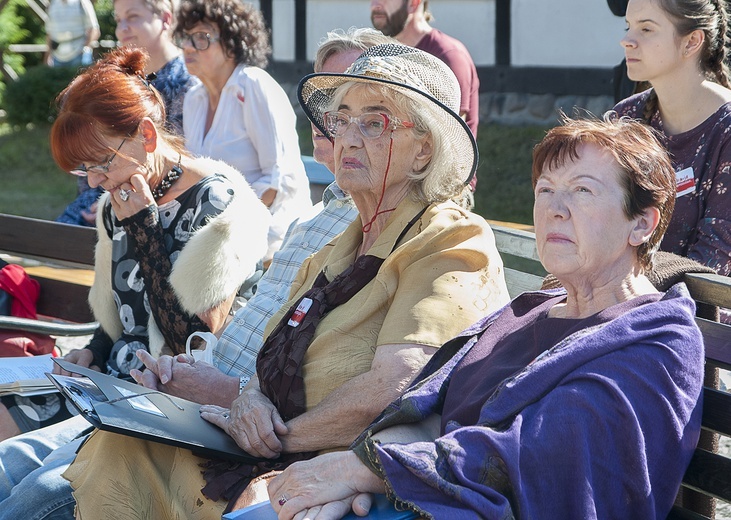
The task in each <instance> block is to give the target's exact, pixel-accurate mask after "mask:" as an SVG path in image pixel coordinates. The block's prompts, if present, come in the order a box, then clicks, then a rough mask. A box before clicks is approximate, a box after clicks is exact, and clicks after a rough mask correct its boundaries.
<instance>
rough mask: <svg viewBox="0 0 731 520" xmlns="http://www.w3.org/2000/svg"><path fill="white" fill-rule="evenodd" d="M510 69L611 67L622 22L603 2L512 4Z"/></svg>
mask: <svg viewBox="0 0 731 520" xmlns="http://www.w3.org/2000/svg"><path fill="white" fill-rule="evenodd" d="M511 7H512V11H511V16H512V27H511V48H510V53H511V61H512V65H514V66H545V67H613V66H614V65H616V64H617V63H619V62H620V61H622V57H623V56H624V52H623V51H622V48H621V47H620V45H619V41H620V39H621V38H622V36H623V35H624V27H625V23H624V20H623V19H622V18H620V17H618V16H614V15H613V14H612V12H611V11H610V10H609V7H607V3H606V2H605V1H604V0H556V1H549V0H512V6H511Z"/></svg>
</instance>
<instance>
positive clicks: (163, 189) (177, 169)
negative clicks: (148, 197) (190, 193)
mask: <svg viewBox="0 0 731 520" xmlns="http://www.w3.org/2000/svg"><path fill="white" fill-rule="evenodd" d="M182 158H183V156H182V155H178V164H175V165H173V167H172V168H170V171H169V172H168V174H167V175H166V176H165V178H164V179H163V180H162V182H160V185H159V186H158V187H157V188H155V189H154V190H152V197H153V198H154V199H155V200H158V199H159V198H161V197H162V196H163V195H165V193H167V191H168V190H169V189H170V186H172V185H173V183H175V181H177V180H178V179H179V178H180V176H181V175H182V174H183V168H182V167H181V166H180V161H181V160H182Z"/></svg>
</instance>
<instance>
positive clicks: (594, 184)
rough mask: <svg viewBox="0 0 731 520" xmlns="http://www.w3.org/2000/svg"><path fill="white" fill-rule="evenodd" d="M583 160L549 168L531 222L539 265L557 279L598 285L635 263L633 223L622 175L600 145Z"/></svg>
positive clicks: (582, 151) (589, 148) (587, 148)
mask: <svg viewBox="0 0 731 520" xmlns="http://www.w3.org/2000/svg"><path fill="white" fill-rule="evenodd" d="M577 151H578V153H579V158H578V159H577V160H575V161H572V162H567V163H566V164H564V165H563V166H561V167H557V168H555V169H553V170H545V171H544V172H543V173H542V174H541V176H540V177H539V178H538V181H537V183H536V188H535V204H534V206H533V219H534V222H535V231H536V246H537V248H538V255H539V257H540V259H541V262H542V263H543V265H544V266H545V268H546V270H547V271H548V272H549V273H552V274H553V275H555V276H556V277H557V278H558V279H559V280H562V279H563V280H573V281H576V280H579V281H584V282H586V281H591V282H592V283H593V282H594V281H596V282H598V283H599V282H600V281H601V280H603V279H605V278H606V277H611V276H612V275H613V274H616V273H617V272H618V271H619V272H620V273H621V272H622V269H624V270H626V269H627V266H631V265H635V264H636V263H637V260H636V250H635V248H633V247H632V245H638V244H632V243H631V242H632V241H633V240H634V239H633V236H632V231H633V230H634V229H635V228H636V226H637V221H638V219H639V218H640V217H637V218H635V219H628V218H627V216H626V215H625V212H624V209H623V208H624V198H625V190H624V188H623V187H622V184H621V179H622V176H623V175H624V173H623V172H622V170H621V169H620V167H619V164H617V162H616V161H615V159H614V158H613V157H612V156H611V155H610V154H609V153H608V152H606V151H604V150H602V149H601V148H599V147H598V146H596V145H593V144H587V145H583V146H580V147H579V149H578V150H577Z"/></svg>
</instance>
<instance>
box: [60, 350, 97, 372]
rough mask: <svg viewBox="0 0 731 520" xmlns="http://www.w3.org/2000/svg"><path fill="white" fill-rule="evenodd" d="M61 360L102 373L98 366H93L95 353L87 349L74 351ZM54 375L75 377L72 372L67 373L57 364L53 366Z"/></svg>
mask: <svg viewBox="0 0 731 520" xmlns="http://www.w3.org/2000/svg"><path fill="white" fill-rule="evenodd" d="M61 359H63V360H64V361H68V362H69V363H73V364H74V365H79V366H80V367H84V368H90V369H92V370H96V371H97V372H101V369H100V368H99V367H98V366H96V365H92V364H91V363H92V362H93V361H94V353H93V352H92V351H91V350H89V349H86V348H79V349H74V350H72V351H71V352H69V353H68V354H66V355H65V356H64V357H62V358H61ZM53 373H54V374H60V375H62V376H73V375H74V374H73V373H72V372H67V371H66V370H64V369H62V368H61V367H60V366H58V365H57V364H56V363H54V364H53Z"/></svg>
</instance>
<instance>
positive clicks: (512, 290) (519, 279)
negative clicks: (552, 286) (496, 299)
mask: <svg viewBox="0 0 731 520" xmlns="http://www.w3.org/2000/svg"><path fill="white" fill-rule="evenodd" d="M504 269H505V283H506V284H507V286H508V294H509V295H510V297H511V298H515V297H516V296H518V295H519V294H520V293H522V292H525V291H535V290H538V289H540V288H541V282H543V277H541V276H536V275H534V274H529V273H524V272H522V271H516V270H515V269H511V268H510V267H505V268H504Z"/></svg>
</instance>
